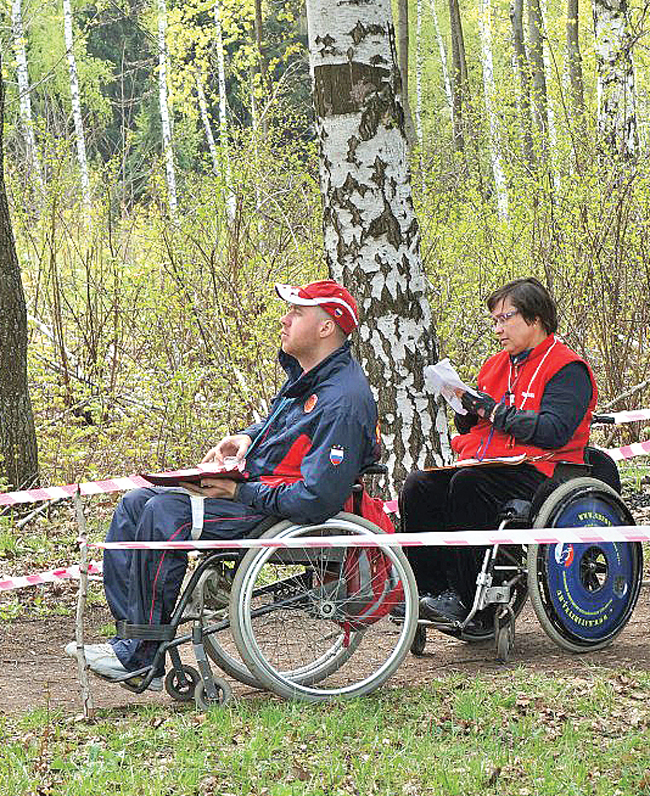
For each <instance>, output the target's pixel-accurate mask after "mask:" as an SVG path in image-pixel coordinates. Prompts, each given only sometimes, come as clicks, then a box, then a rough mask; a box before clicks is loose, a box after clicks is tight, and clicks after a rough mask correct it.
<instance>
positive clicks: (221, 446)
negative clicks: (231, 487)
mask: <svg viewBox="0 0 650 796" xmlns="http://www.w3.org/2000/svg"><path fill="white" fill-rule="evenodd" d="M252 441H253V440H252V439H251V438H250V437H249V436H248V434H231V435H230V436H229V437H224V438H223V439H222V440H221V442H219V443H218V444H217V445H215V446H214V448H210V450H209V451H208V452H207V453H206V454H205V456H204V457H203V459H202V460H201V464H205V463H206V462H216V463H217V464H223V460H224V458H225V457H226V456H234V457H235V458H236V459H238V460H239V459H243V458H244V456H245V455H246V451H247V450H248V449H249V448H250V445H251V442H252ZM211 497H223V495H211Z"/></svg>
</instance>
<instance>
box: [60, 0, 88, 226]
mask: <svg viewBox="0 0 650 796" xmlns="http://www.w3.org/2000/svg"><path fill="white" fill-rule="evenodd" d="M63 29H64V33H65V48H66V53H67V56H68V69H69V72H70V99H71V101H72V118H73V120H74V132H75V139H76V142H77V160H78V161H79V171H80V173H81V195H82V197H83V203H84V206H85V208H86V212H87V213H88V214H90V206H91V198H90V179H89V176H88V158H87V157H86V137H85V133H84V124H83V117H82V115H81V101H80V98H79V77H78V75H77V61H76V58H75V55H74V36H73V32H72V7H71V5H70V0H63Z"/></svg>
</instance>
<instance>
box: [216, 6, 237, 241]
mask: <svg viewBox="0 0 650 796" xmlns="http://www.w3.org/2000/svg"><path fill="white" fill-rule="evenodd" d="M214 34H215V41H216V45H217V72H218V75H219V144H220V146H221V157H222V160H223V163H224V168H225V175H224V178H225V183H226V216H227V218H228V224H229V225H230V226H232V225H233V223H234V221H235V214H236V211H237V200H236V197H235V192H234V191H233V189H232V176H231V171H230V158H229V156H228V148H229V143H228V111H227V103H226V58H225V54H224V47H223V32H222V29H221V6H220V0H215V2H214Z"/></svg>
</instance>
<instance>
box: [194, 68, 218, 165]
mask: <svg viewBox="0 0 650 796" xmlns="http://www.w3.org/2000/svg"><path fill="white" fill-rule="evenodd" d="M195 79H196V96H197V99H198V101H199V111H200V113H201V121H202V122H203V129H204V130H205V138H206V141H207V142H208V150H209V152H210V158H211V160H212V172H213V174H214V175H215V177H216V176H217V175H218V174H219V156H218V154H217V145H216V144H215V142H214V134H213V132H212V125H211V124H210V115H209V114H208V103H207V102H206V100H205V92H204V91H203V84H202V82H201V73H200V72H197V73H196V75H195Z"/></svg>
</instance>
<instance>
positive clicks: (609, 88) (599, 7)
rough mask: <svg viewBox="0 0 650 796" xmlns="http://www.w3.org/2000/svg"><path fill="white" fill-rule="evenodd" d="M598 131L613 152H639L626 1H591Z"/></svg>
mask: <svg viewBox="0 0 650 796" xmlns="http://www.w3.org/2000/svg"><path fill="white" fill-rule="evenodd" d="M593 12H594V34H595V38H596V64H597V68H598V130H599V133H600V136H601V138H602V140H603V142H604V143H605V145H606V147H607V149H608V150H609V152H610V153H611V154H612V155H615V156H618V157H622V158H623V159H632V158H634V157H635V156H636V154H637V152H638V133H637V121H636V98H635V89H634V65H633V63H632V44H633V41H632V35H631V31H630V22H629V18H628V8H627V0H593Z"/></svg>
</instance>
